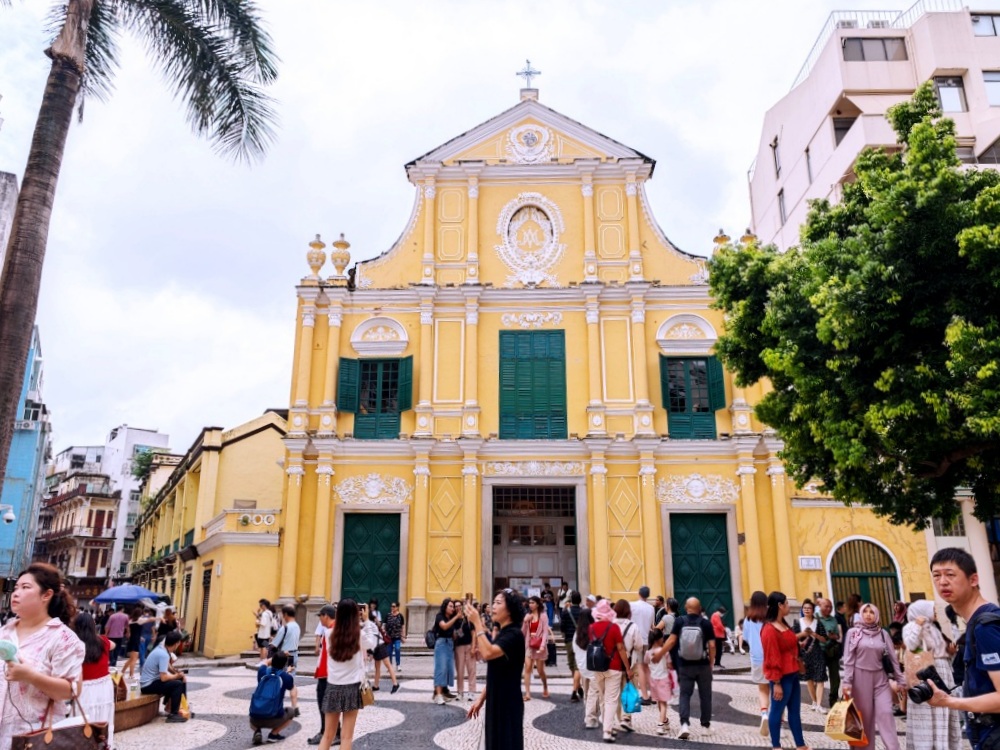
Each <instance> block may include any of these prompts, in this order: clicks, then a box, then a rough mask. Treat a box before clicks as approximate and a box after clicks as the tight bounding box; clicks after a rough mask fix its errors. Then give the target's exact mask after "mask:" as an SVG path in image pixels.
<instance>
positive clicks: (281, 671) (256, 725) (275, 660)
mask: <svg viewBox="0 0 1000 750" xmlns="http://www.w3.org/2000/svg"><path fill="white" fill-rule="evenodd" d="M286 666H288V655H287V654H286V653H284V652H283V651H279V652H278V653H276V654H275V655H274V656H272V657H271V666H270V667H269V666H267V665H266V664H261V665H260V666H259V667H257V684H258V685H260V681H261V680H263V679H264V678H265V677H267V676H269V675H273V676H275V677H277V678H278V679H280V680H281V688H280V690H279V691H278V695H277V696H276V698H275V700H274V709H273V711H272V712H271V713H272V715H271V716H259V715H256V714H254V712H253V709H254V706H253V702H251V703H250V726H251V727H252V728H253V744H255V745H260V744H263V742H264V738H263V736H262V735H261V731H260V730H261V729H270V730H271V732H270V734H268V736H267V741H268V742H279V741H280V740H283V739H285V738H284V736H283V735H282V734H281V730H282V729H284V728H285V727H287V726H288V725H289V724H291V723H292V719H294V718H295V712H294V710H292V709H291V708H285V705H284V704H285V693H286V692H287V691H289V690H291V689H292V688H293V687H294V686H295V681H294V680H293V679H292V676H291V675H290V674H288V672H286V671H285V667H286Z"/></svg>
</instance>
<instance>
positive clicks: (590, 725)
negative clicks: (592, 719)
mask: <svg viewBox="0 0 1000 750" xmlns="http://www.w3.org/2000/svg"><path fill="white" fill-rule="evenodd" d="M599 726H601V725H600V724H588V723H587V722H584V723H583V728H584V729H597V728H598V727H599Z"/></svg>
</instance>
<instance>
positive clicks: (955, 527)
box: [931, 516, 965, 536]
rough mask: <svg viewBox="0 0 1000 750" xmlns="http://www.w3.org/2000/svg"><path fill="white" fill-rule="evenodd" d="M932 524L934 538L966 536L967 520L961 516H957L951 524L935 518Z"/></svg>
mask: <svg viewBox="0 0 1000 750" xmlns="http://www.w3.org/2000/svg"><path fill="white" fill-rule="evenodd" d="M931 524H932V525H933V527H934V536H965V520H964V519H963V518H962V517H961V516H956V517H955V520H954V521H952V522H951V523H947V522H946V521H945V520H944V519H943V518H934V519H932V520H931Z"/></svg>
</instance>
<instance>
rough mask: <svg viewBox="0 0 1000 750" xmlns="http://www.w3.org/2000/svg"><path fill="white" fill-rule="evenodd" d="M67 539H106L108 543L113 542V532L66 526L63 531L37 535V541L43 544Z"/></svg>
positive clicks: (92, 527) (51, 531)
mask: <svg viewBox="0 0 1000 750" xmlns="http://www.w3.org/2000/svg"><path fill="white" fill-rule="evenodd" d="M67 537H86V538H88V539H107V540H108V542H109V543H110V542H113V541H114V538H115V530H114V529H107V528H104V527H101V528H97V527H94V526H67V527H66V528H64V529H49V530H47V531H41V532H39V533H38V540H39V541H43V542H52V541H55V540H57V539H65V538H67Z"/></svg>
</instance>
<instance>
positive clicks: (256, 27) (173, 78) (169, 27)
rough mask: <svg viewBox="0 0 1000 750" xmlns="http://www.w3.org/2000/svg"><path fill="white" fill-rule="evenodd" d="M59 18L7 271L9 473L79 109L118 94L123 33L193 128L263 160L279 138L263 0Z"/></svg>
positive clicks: (208, 1)
mask: <svg viewBox="0 0 1000 750" xmlns="http://www.w3.org/2000/svg"><path fill="white" fill-rule="evenodd" d="M10 4H11V3H10V0H0V6H4V5H10ZM51 22H52V31H53V37H54V40H55V41H53V43H52V46H51V47H49V49H47V50H45V54H46V55H48V57H49V58H51V60H52V65H51V68H50V70H49V76H48V80H47V81H46V84H45V94H44V96H43V98H42V105H41V109H40V110H39V113H38V119H37V120H36V123H35V131H34V134H33V136H32V140H31V147H30V151H29V153H28V163H27V166H26V167H25V170H24V175H23V178H22V183H21V192H20V194H19V195H18V201H17V207H16V209H15V213H14V221H13V225H12V227H11V235H10V240H9V241H8V244H7V254H6V258H5V260H4V267H3V274H2V276H0V484H2V483H3V477H4V472H5V468H6V466H7V455H8V453H9V451H10V441H11V438H12V436H13V430H14V420H15V419H17V402H18V399H19V397H20V392H21V382H22V379H23V377H24V368H25V364H26V362H27V357H28V347H29V344H30V340H31V330H32V325H33V323H34V320H35V312H36V309H37V306H38V290H39V287H40V285H41V278H42V263H43V260H44V258H45V247H46V243H47V240H48V233H49V222H50V220H51V217H52V205H53V202H54V200H55V193H56V182H57V181H58V178H59V170H60V166H61V164H62V158H63V153H64V151H65V148H66V137H67V135H68V133H69V126H70V122H71V120H72V117H73V110H74V109H75V108H76V107H77V106H80V107H81V108H82V105H83V102H84V101H85V99H86V98H87V97H90V96H93V97H97V98H103V97H104V96H106V95H107V94H109V93H110V91H111V84H112V79H113V75H114V72H115V70H116V67H117V59H118V39H119V37H120V36H121V35H122V34H123V33H124V32H129V33H131V34H134V35H135V36H137V37H139V39H140V40H142V41H143V42H144V43H145V46H146V49H147V52H148V54H149V56H150V57H151V58H152V59H153V60H154V62H156V63H157V64H158V65H159V66H160V68H161V69H162V71H163V74H164V78H165V79H166V81H167V83H168V85H169V86H171V87H172V88H173V90H174V93H175V94H176V95H177V98H178V99H179V100H180V101H182V102H183V103H184V105H185V106H186V108H187V115H188V121H189V122H190V123H191V126H192V128H193V129H194V130H195V132H196V133H198V134H200V135H207V136H208V137H209V138H210V139H211V140H212V142H213V143H214V145H215V147H216V150H218V151H219V152H221V153H224V154H228V155H232V156H234V157H236V158H238V159H253V158H256V157H260V156H262V155H263V153H264V151H265V149H266V147H267V145H268V143H269V142H270V140H271V139H272V137H273V130H272V124H273V122H274V113H273V111H272V106H271V100H270V99H269V98H268V97H267V96H266V95H265V94H264V87H266V86H267V85H268V84H270V83H272V82H273V81H274V79H275V78H276V77H277V67H276V57H275V55H274V53H273V51H272V50H271V39H270V37H269V35H268V34H267V32H266V31H265V30H264V28H263V25H262V22H261V18H260V14H259V12H258V10H257V7H256V3H255V2H253V0H60V2H58V3H57V4H56V5H55V7H53V9H52V15H51ZM81 112H82V109H81Z"/></svg>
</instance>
